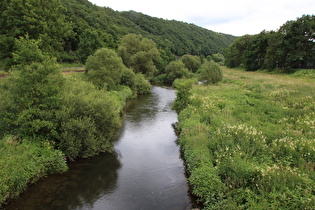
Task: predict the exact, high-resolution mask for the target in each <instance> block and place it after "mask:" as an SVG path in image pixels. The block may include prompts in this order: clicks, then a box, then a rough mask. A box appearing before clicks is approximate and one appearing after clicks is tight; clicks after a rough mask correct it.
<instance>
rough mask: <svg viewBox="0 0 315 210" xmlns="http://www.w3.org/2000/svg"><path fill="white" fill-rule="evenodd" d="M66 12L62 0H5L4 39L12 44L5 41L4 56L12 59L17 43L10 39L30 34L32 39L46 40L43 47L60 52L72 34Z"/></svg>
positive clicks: (0, 14) (1, 9)
mask: <svg viewBox="0 0 315 210" xmlns="http://www.w3.org/2000/svg"><path fill="white" fill-rule="evenodd" d="M63 12H64V8H63V6H62V5H61V3H60V1H59V0H52V1H45V3H43V2H39V1H37V0H25V1H19V0H4V1H2V3H1V5H0V35H1V40H6V41H9V43H7V44H5V47H4V48H0V51H1V57H0V59H1V60H2V59H10V58H11V53H12V51H13V46H14V44H13V43H10V42H12V41H14V38H18V37H20V36H25V35H26V34H28V36H29V37H30V38H31V39H36V40H39V39H41V40H42V42H41V45H40V46H39V48H40V49H41V50H43V51H44V52H46V53H49V54H54V55H57V52H58V51H60V50H62V45H63V40H64V39H66V38H67V37H68V36H70V34H71V33H72V32H71V26H70V24H69V23H68V22H67V21H66V20H65V15H64V14H63ZM0 42H1V43H3V42H2V41H0ZM4 50H5V51H4Z"/></svg>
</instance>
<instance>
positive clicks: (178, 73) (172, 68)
mask: <svg viewBox="0 0 315 210" xmlns="http://www.w3.org/2000/svg"><path fill="white" fill-rule="evenodd" d="M165 71H166V77H167V84H172V83H173V82H174V81H175V79H180V78H189V77H190V75H191V74H190V73H189V71H188V69H187V68H186V67H185V65H184V63H183V62H182V61H181V60H177V61H172V62H170V63H169V64H168V65H167V66H166V69H165Z"/></svg>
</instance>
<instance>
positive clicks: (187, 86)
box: [173, 79, 195, 113]
mask: <svg viewBox="0 0 315 210" xmlns="http://www.w3.org/2000/svg"><path fill="white" fill-rule="evenodd" d="M194 83H195V80H194V79H176V80H175V81H174V83H173V87H175V88H176V90H177V92H176V100H175V101H174V104H173V109H174V110H176V111H177V112H178V113H179V112H181V111H182V110H183V109H184V108H186V106H188V104H189V96H190V90H191V88H192V86H193V84H194Z"/></svg>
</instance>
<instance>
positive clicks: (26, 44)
mask: <svg viewBox="0 0 315 210" xmlns="http://www.w3.org/2000/svg"><path fill="white" fill-rule="evenodd" d="M37 43H38V41H36V40H32V39H28V38H21V39H18V40H16V50H15V51H14V53H13V61H14V63H15V65H14V67H13V76H11V77H10V78H8V79H7V80H5V82H4V86H3V88H4V91H3V94H1V97H2V98H1V100H0V101H1V105H0V110H1V111H0V113H1V114H0V127H1V128H0V129H1V132H0V133H1V134H5V133H10V134H15V135H24V136H28V137H38V136H47V137H48V136H52V135H55V134H56V131H55V128H56V124H55V123H54V121H53V118H54V112H55V111H56V110H57V109H59V107H60V100H61V99H60V96H59V92H60V89H61V87H62V84H63V79H62V76H61V73H60V68H59V66H58V65H57V64H56V59H54V58H50V57H49V56H47V55H45V54H43V53H42V52H41V50H39V48H38V46H37ZM26 54H27V56H25V55H26Z"/></svg>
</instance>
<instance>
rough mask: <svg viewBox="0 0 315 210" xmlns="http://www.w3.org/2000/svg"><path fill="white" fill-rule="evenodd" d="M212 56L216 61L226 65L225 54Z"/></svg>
mask: <svg viewBox="0 0 315 210" xmlns="http://www.w3.org/2000/svg"><path fill="white" fill-rule="evenodd" d="M211 57H212V60H213V61H214V62H216V63H218V64H219V65H221V66H223V65H224V63H225V58H224V55H222V54H221V53H216V54H213V55H212V56H211Z"/></svg>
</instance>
